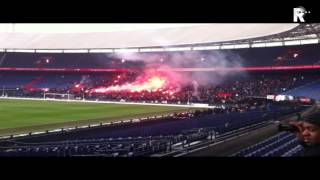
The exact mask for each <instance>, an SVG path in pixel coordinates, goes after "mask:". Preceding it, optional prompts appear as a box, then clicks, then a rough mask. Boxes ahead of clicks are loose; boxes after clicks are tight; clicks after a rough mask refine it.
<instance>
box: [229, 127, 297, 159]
mask: <svg viewBox="0 0 320 180" xmlns="http://www.w3.org/2000/svg"><path fill="white" fill-rule="evenodd" d="M302 149H303V148H302V146H301V145H300V144H299V141H298V139H297V138H296V137H295V135H294V134H292V133H288V132H281V133H278V134H276V135H274V136H272V137H270V138H268V139H266V140H264V141H262V142H259V143H257V144H254V145H252V146H250V147H247V148H245V149H242V150H240V151H239V152H237V153H235V154H233V155H232V156H236V157H279V156H282V157H290V156H295V155H297V154H299V153H300V152H301V151H302Z"/></svg>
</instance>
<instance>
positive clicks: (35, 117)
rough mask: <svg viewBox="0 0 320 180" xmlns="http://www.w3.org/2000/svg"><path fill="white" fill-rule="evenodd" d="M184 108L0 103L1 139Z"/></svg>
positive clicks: (4, 100)
mask: <svg viewBox="0 0 320 180" xmlns="http://www.w3.org/2000/svg"><path fill="white" fill-rule="evenodd" d="M186 110H188V108H184V107H169V106H149V105H124V104H99V103H86V102H53V101H32V100H7V99H0V135H4V134H10V133H18V132H19V133H20V132H30V131H36V130H46V129H48V128H60V127H68V126H75V125H87V124H90V123H100V122H111V121H119V120H128V119H131V118H139V117H148V116H155V115H162V114H168V113H172V112H181V111H186Z"/></svg>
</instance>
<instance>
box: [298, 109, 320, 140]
mask: <svg viewBox="0 0 320 180" xmlns="http://www.w3.org/2000/svg"><path fill="white" fill-rule="evenodd" d="M301 126H302V132H301V135H302V138H303V140H304V141H305V142H306V143H307V144H309V145H318V144H320V111H319V112H316V113H313V114H311V115H310V116H307V117H304V118H302V119H301Z"/></svg>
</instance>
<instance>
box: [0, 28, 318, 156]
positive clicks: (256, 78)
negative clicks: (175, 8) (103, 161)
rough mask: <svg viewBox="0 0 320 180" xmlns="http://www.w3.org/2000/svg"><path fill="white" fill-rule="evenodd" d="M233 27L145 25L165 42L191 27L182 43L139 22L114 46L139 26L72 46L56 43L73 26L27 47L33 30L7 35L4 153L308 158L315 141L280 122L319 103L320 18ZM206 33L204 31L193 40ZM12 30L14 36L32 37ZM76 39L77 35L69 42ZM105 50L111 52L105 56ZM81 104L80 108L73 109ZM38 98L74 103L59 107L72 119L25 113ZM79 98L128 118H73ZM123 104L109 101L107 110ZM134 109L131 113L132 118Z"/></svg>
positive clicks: (2, 69)
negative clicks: (305, 153)
mask: <svg viewBox="0 0 320 180" xmlns="http://www.w3.org/2000/svg"><path fill="white" fill-rule="evenodd" d="M222 26H223V25H220V26H219V24H213V25H204V26H202V27H200V26H199V27H198V26H197V27H178V28H172V29H170V28H166V29H162V30H159V31H156V30H154V31H152V32H149V31H148V30H145V31H148V33H146V34H144V35H145V36H149V38H150V37H151V36H157V37H159V38H160V37H161V32H162V31H165V32H166V33H167V34H165V35H166V36H165V37H162V38H165V39H169V38H170V37H171V35H172V36H174V35H177V34H179V36H178V37H172V41H169V42H170V43H166V41H165V42H163V41H161V42H159V41H153V42H149V41H147V40H145V39H147V37H144V38H142V39H141V41H143V43H142V42H140V41H137V39H139V38H138V37H141V36H142V35H143V32H144V31H139V30H136V31H135V33H136V34H134V33H133V34H132V37H130V38H129V40H130V41H129V40H126V41H125V40H123V38H122V39H121V40H119V41H118V42H115V43H114V45H112V43H110V42H112V41H117V40H116V38H112V35H114V36H115V37H118V36H120V35H123V34H130V33H131V32H130V31H125V32H123V31H122V32H108V33H106V34H103V33H102V34H101V36H102V37H103V38H105V39H104V41H108V42H105V43H100V44H99V39H100V38H97V37H95V38H93V39H94V40H88V39H90V37H91V36H92V37H93V35H91V34H85V35H83V34H82V35H83V36H86V35H88V37H86V38H85V39H83V41H85V40H88V41H90V42H91V43H92V42H93V44H91V45H90V43H88V44H89V45H87V44H86V43H84V42H82V41H81V40H79V39H78V40H77V41H74V42H73V43H69V44H66V45H65V46H70V47H65V46H63V45H61V46H59V43H54V38H57V39H59V37H61V36H67V34H49V35H48V36H47V37H42V36H41V37H40V38H38V39H36V40H34V41H33V43H29V44H23V42H25V41H28V40H30V39H29V38H32V37H34V36H36V35H34V34H33V35H32V36H31V35H27V36H26V37H24V38H22V40H21V41H16V40H14V41H13V42H14V43H17V44H14V43H12V42H11V43H3V44H2V45H1V46H3V47H1V48H3V50H2V51H0V106H3V107H5V106H7V107H6V108H7V109H8V110H7V111H6V109H5V108H3V110H0V114H6V115H0V117H1V119H0V123H3V126H2V127H1V128H0V156H6V157H13V156H14V157H15V156H18V157H25V156H28V157H29V156H32V157H36V156H40V157H44V156H53V157H56V156H59V157H74V156H81V157H88V156H103V157H141V156H142V157H183V156H189V157H195V156H228V157H279V156H281V157H293V156H299V153H301V151H302V150H303V147H302V146H301V145H300V144H299V143H298V140H297V138H296V137H295V136H294V134H292V133H289V132H283V131H279V129H278V124H279V123H280V122H286V121H288V120H292V119H296V118H297V114H299V115H301V116H308V114H309V113H311V112H314V111H316V110H318V108H319V107H318V103H319V102H318V101H319V100H320V73H319V72H320V51H319V48H320V45H319V40H320V38H319V34H320V24H300V25H297V24H287V25H281V24H279V25H278V26H279V29H276V28H274V27H276V26H277V25H273V24H270V25H269V26H270V28H269V29H268V28H266V27H264V25H263V24H261V27H258V26H257V27H256V28H255V27H254V26H252V25H248V24H243V25H241V27H242V28H243V31H245V30H246V27H248V29H250V30H251V31H248V32H247V33H248V34H244V33H239V32H238V33H237V34H235V33H233V32H231V31H230V33H229V36H228V31H226V32H225V33H224V34H221V33H222V32H221V28H224V27H222ZM230 26H231V25H230ZM237 26H238V25H237ZM230 29H232V27H230ZM266 29H267V30H269V31H268V32H266ZM275 29H276V30H275ZM211 30H212V31H211ZM271 30H272V31H271ZM183 31H185V33H183V34H180V32H183ZM205 33H207V35H208V36H205V35H204V34H205ZM219 33H220V34H221V36H219ZM250 33H251V34H250ZM93 34H95V33H93ZM197 34H199V36H198V37H195V39H192V38H191V37H189V36H186V35H193V36H196V35H197ZM1 36H2V35H1ZM3 36H5V35H3ZM7 36H8V39H9V40H10V38H11V39H14V36H17V37H20V36H21V34H19V33H18V34H16V35H14V34H12V33H10V32H8V34H7ZM29 36H30V37H29ZM127 36H128V35H127ZM211 36H219V38H217V37H213V38H211V39H210V38H209V37H211ZM205 37H208V38H205ZM231 37H233V38H231ZM248 37H250V38H248ZM76 38H79V35H78V34H76V33H75V34H73V35H72V36H71V37H70V38H69V39H68V40H71V41H72V40H75V39H76ZM196 38H198V39H196ZM223 38H224V39H223ZM3 39H4V38H0V42H1V41H4V40H3ZM44 40H46V42H43V41H44ZM144 40H145V41H144ZM169 40H170V39H169ZM179 40H180V41H179ZM200 40H201V41H200ZM50 42H52V43H51V45H52V46H50ZM77 42H78V43H79V44H78V46H77V45H75V44H76V43H77ZM156 42H159V43H158V44H156ZM192 42H193V43H192ZM61 43H63V42H61ZM74 43H75V44H74ZM135 43H136V44H135ZM172 43H174V45H172ZM42 44H43V45H42ZM48 44H49V45H48ZM126 44H127V46H125V45H126ZM84 45H85V46H86V47H84ZM71 46H72V47H71ZM87 46H89V47H87ZM237 46H239V48H237ZM59 47H60V48H59ZM137 47H138V48H137ZM104 48H105V49H107V50H108V51H111V52H102V51H103V49H104ZM124 48H127V50H128V51H129V52H126V51H125V50H124ZM161 48H162V50H159V49H161ZM201 48H202V49H201ZM70 49H72V50H74V52H72V51H71V50H70ZM77 49H78V50H79V49H80V50H79V52H77ZM92 49H95V50H96V52H94V51H91V50H92ZM97 49H98V50H99V51H97ZM130 49H131V50H132V49H137V52H131V51H130ZM50 50H51V51H50ZM60 50H61V51H60ZM117 50H121V51H117ZM148 50H149V51H148ZM54 51H56V52H54ZM31 102H32V103H31ZM71 102H72V103H75V105H70V104H69V106H68V103H71ZM23 103H25V105H24V104H23ZM33 103H34V104H37V105H36V106H35V107H36V108H38V109H35V111H36V110H40V109H41V108H43V109H44V111H50V110H52V109H50V108H49V107H50V106H49V105H50V103H63V104H57V106H61V109H65V111H63V112H62V111H55V113H56V114H55V115H56V116H57V118H58V119H59V118H60V117H59V115H61V113H64V115H65V116H68V115H70V116H71V117H64V116H63V117H61V120H60V119H59V122H58V121H52V122H47V121H46V122H45V121H44V120H43V121H42V119H41V118H43V117H42V116H39V118H38V119H37V117H35V116H38V115H41V113H43V115H44V116H50V115H45V114H44V112H42V111H41V112H40V111H39V112H37V113H35V112H32V111H33V110H30V109H28V111H26V112H24V113H25V114H22V115H21V116H22V117H23V118H20V119H19V121H18V120H14V118H18V112H15V110H17V109H18V108H20V109H23V108H25V106H30V107H31V104H33ZM45 103H48V107H47V106H46V105H45ZM76 103H78V104H84V105H85V106H83V108H85V109H89V110H88V111H87V112H86V113H87V114H90V113H91V112H92V113H94V112H95V110H94V108H95V107H93V105H96V104H98V105H101V107H102V106H104V105H112V104H117V105H119V107H118V110H119V112H118V111H117V112H118V115H117V117H118V116H119V118H116V116H115V117H114V118H112V117H113V116H111V118H109V117H108V121H107V120H106V119H107V118H106V116H104V115H101V116H99V117H95V116H90V117H89V116H88V118H86V117H84V116H82V117H76V116H73V113H77V112H76V111H78V110H76V111H72V108H80V107H77V105H76ZM120 105H123V107H122V106H120ZM125 105H127V106H125ZM129 105H130V107H129ZM143 105H145V106H147V105H148V106H150V107H151V106H152V107H155V110H152V111H151V110H150V111H149V110H147V108H146V107H144V106H143ZM19 106H21V107H19ZM131 106H132V107H131ZM134 107H136V109H140V110H143V109H144V108H146V109H145V112H144V113H145V114H140V115H138V114H137V113H136V112H134V111H131V109H130V108H134ZM160 107H163V108H165V107H166V108H169V107H170V108H176V109H170V110H169V109H163V110H162V111H160ZM45 108H47V109H45ZM48 108H49V109H48ZM69 108H70V109H71V110H70V109H69ZM90 108H92V109H91V110H90ZM97 108H100V107H97ZM157 108H159V111H158V112H157ZM85 109H82V110H81V109H79V111H84V112H85ZM9 110H11V111H9ZM53 110H54V109H53ZM120 110H121V111H120ZM113 111H114V110H112V109H107V106H106V109H105V110H103V109H102V112H103V113H104V114H111V113H113ZM126 111H127V113H131V114H129V115H126V116H124V115H125V114H126ZM10 113H11V114H10ZM8 114H9V115H8ZM27 115H29V116H30V121H28V118H29V117H28V116H27ZM120 115H123V117H121V116H120ZM31 116H33V117H32V118H35V119H36V121H35V123H34V124H31ZM52 117H53V118H55V116H52ZM73 118H75V119H73ZM48 119H49V120H51V119H50V118H48ZM58 119H56V120H58ZM92 119H95V121H90V120H92ZM75 120H77V121H75ZM86 120H88V121H86ZM73 121H74V122H73ZM80 121H81V123H80ZM10 122H11V123H10ZM32 122H33V121H32ZM19 123H20V125H19ZM55 123H56V124H55Z"/></svg>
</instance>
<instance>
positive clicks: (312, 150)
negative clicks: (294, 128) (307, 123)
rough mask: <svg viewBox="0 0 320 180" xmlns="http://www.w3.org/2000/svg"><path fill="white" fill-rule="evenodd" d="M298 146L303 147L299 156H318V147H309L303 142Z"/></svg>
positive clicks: (319, 148)
mask: <svg viewBox="0 0 320 180" xmlns="http://www.w3.org/2000/svg"><path fill="white" fill-rule="evenodd" d="M300 144H301V145H302V146H303V151H302V152H301V154H300V156H305V157H308V156H320V145H315V146H310V145H307V144H306V143H304V142H300Z"/></svg>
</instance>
